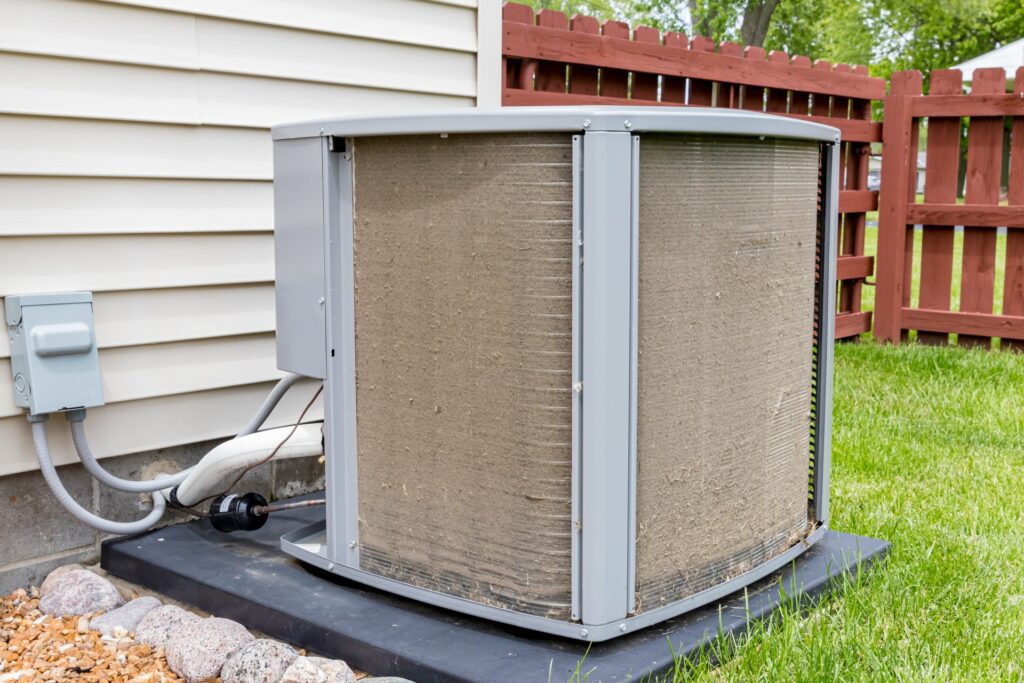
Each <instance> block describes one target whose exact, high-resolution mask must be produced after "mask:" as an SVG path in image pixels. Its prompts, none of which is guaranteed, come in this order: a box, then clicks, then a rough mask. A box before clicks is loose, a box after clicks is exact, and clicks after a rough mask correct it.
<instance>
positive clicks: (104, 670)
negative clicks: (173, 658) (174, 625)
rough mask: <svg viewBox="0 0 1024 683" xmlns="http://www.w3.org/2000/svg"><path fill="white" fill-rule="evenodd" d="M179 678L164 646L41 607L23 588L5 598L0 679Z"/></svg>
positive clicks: (0, 608)
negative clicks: (91, 627)
mask: <svg viewBox="0 0 1024 683" xmlns="http://www.w3.org/2000/svg"><path fill="white" fill-rule="evenodd" d="M67 680H81V681H96V682H97V683H99V682H100V681H129V682H131V683H157V682H162V681H180V680H182V679H181V678H179V677H178V676H177V675H176V674H175V673H174V672H173V671H171V670H170V667H169V666H168V665H167V660H166V658H165V657H164V652H163V648H157V649H153V648H151V647H150V646H149V645H145V644H142V643H136V642H135V641H133V640H132V639H131V638H129V637H128V634H127V633H126V632H123V631H122V630H121V629H118V630H117V631H115V633H114V634H113V635H110V636H104V635H102V634H101V633H99V632H98V631H92V630H89V615H85V616H70V617H55V616H50V615H46V614H43V613H42V612H40V611H39V594H38V591H37V590H35V589H33V590H32V591H31V592H28V591H25V590H23V589H21V590H17V591H15V592H13V593H11V594H10V595H7V596H3V597H0V683H15V682H16V683H29V682H30V681H32V682H34V681H67Z"/></svg>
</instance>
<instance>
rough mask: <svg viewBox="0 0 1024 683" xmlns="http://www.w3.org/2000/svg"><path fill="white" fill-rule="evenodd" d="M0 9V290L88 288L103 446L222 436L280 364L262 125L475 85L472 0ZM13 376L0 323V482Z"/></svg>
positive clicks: (104, 452) (24, 2) (12, 433)
mask: <svg viewBox="0 0 1024 683" xmlns="http://www.w3.org/2000/svg"><path fill="white" fill-rule="evenodd" d="M483 1H484V2H490V1H491V0H483ZM491 9H493V8H488V11H490V10H491ZM480 11H481V13H483V9H481V10H480ZM0 17H2V21H0V140H2V141H3V143H2V144H0V254H2V256H3V264H4V265H3V267H2V268H0V297H2V296H5V295H7V294H11V293H16V292H34V291H60V290H70V289H86V290H91V291H93V292H94V297H95V304H94V309H95V316H96V335H97V343H98V345H99V347H100V364H101V368H102V371H103V383H104V392H105V395H106V400H107V405H106V406H104V407H102V408H97V409H93V410H90V411H89V420H88V423H87V424H88V427H89V430H90V434H91V437H92V439H93V441H94V446H95V450H96V451H97V453H98V454H99V455H100V456H101V457H107V456H112V455H120V454H124V453H131V452H137V451H142V450H149V449H153V448H160V447H166V446H172V445H178V444H184V443H191V442H195V441H200V440H203V439H209V438H215V437H222V436H228V435H230V434H232V433H233V432H234V431H235V430H237V429H238V428H239V427H240V426H241V425H242V424H244V422H246V421H247V420H248V418H249V417H250V415H251V414H252V412H253V411H254V410H255V408H256V406H257V405H258V404H259V402H260V401H261V400H262V398H263V397H264V396H265V394H266V392H267V391H269V389H270V387H271V386H272V383H273V382H274V381H275V380H276V378H277V377H279V376H280V372H279V371H278V370H277V369H276V367H275V363H274V300H273V191H272V183H271V181H272V166H271V142H270V134H269V127H270V126H271V125H273V124H276V123H282V122H286V121H295V120H302V119H310V118H316V117H321V116H335V115H339V114H345V113H370V112H376V111H417V110H422V109H427V108H434V109H436V108H454V107H466V106H473V105H474V104H475V103H476V98H477V93H478V56H477V51H478V48H477V44H478V36H477V27H478V19H482V18H483V17H482V15H481V17H478V13H477V7H476V2H475V1H473V0H445V1H433V2H431V1H426V0H361V1H358V2H356V1H353V0H300V1H297V2H278V1H271V0H263V1H248V0H245V1H243V0H222V1H220V2H217V3H205V2H201V1H200V0H138V1H135V2H120V1H111V2H101V1H76V0H0ZM492 56H493V55H491V56H489V57H488V59H490V57H492ZM10 385H11V377H10V348H9V344H8V342H7V339H6V338H3V339H0V444H3V448H2V450H0V476H2V475H5V474H10V473H14V472H20V471H25V470H29V469H34V468H35V461H34V455H33V450H32V446H31V440H30V435H29V430H28V429H27V426H26V424H25V420H24V418H23V417H22V415H21V411H20V410H19V409H17V408H16V407H15V406H14V400H13V393H12V390H11V386H10ZM312 391H313V385H312V384H305V385H299V386H298V387H297V388H296V389H295V390H293V392H292V395H290V396H289V397H288V398H287V399H286V401H285V402H284V403H282V405H281V407H280V408H279V409H278V410H277V411H276V412H275V414H274V417H273V418H272V422H276V423H285V422H287V421H288V420H290V419H294V417H295V416H297V414H298V412H299V411H300V410H301V408H302V406H303V405H304V404H305V402H306V401H307V400H308V399H309V397H310V396H311V395H312ZM316 410H319V407H317V408H316ZM64 428H65V425H64V422H63V420H60V419H57V420H54V421H53V424H52V425H51V428H50V431H51V436H52V438H54V449H55V451H56V452H57V454H58V455H57V458H58V461H59V462H69V461H71V460H72V459H73V458H72V456H71V455H70V450H69V449H70V444H69V442H68V441H67V439H66V438H65V434H64V432H65V431H66V430H65V429H64Z"/></svg>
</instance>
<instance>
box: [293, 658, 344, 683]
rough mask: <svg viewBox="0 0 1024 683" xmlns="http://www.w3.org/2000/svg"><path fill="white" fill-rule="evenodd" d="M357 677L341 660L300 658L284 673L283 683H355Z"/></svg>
mask: <svg viewBox="0 0 1024 683" xmlns="http://www.w3.org/2000/svg"><path fill="white" fill-rule="evenodd" d="M355 680H356V675H355V673H354V672H353V671H352V669H350V668H349V666H348V664H346V663H345V662H343V661H341V660H340V659H325V658H323V657H299V658H298V659H296V660H295V661H294V662H293V663H292V665H291V666H290V667H288V670H287V671H285V672H284V676H283V677H282V678H281V683H355Z"/></svg>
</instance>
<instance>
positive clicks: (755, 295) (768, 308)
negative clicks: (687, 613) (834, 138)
mask: <svg viewBox="0 0 1024 683" xmlns="http://www.w3.org/2000/svg"><path fill="white" fill-rule="evenodd" d="M818 161H819V146H818V144H817V143H815V142H803V141H790V140H776V139H771V138H769V139H767V140H758V139H756V138H746V139H741V138H734V137H733V138H730V137H720V136H696V135H686V136H683V135H649V136H643V137H642V139H641V146H640V175H641V181H640V217H639V222H640V247H639V249H640V258H639V321H638V336H639V364H638V381H637V393H638V396H637V403H638V421H637V459H638V474H637V517H638V529H639V532H638V542H637V583H638V588H637V590H638V594H639V601H638V602H639V604H638V610H639V611H641V612H647V611H650V610H654V609H657V608H659V607H661V606H663V605H667V604H670V603H672V602H674V601H675V600H678V599H680V598H684V597H687V596H689V595H692V594H695V593H698V592H700V591H703V590H705V589H708V588H710V587H712V586H715V585H716V584H718V583H721V582H723V581H725V580H727V579H730V578H733V577H735V576H737V575H740V574H743V573H745V572H747V571H749V570H751V569H752V568H754V567H756V566H758V565H760V564H763V563H764V562H767V561H769V560H771V559H772V558H774V557H775V556H777V555H779V554H780V553H782V552H785V551H786V550H787V549H788V548H790V547H791V546H793V545H794V544H795V543H798V542H799V541H800V540H801V538H802V536H803V535H804V534H805V533H806V532H807V530H808V527H807V525H808V519H807V485H808V476H809V466H810V443H811V441H810V439H811V426H810V419H809V414H810V410H811V389H812V367H811V366H812V361H813V324H814V303H815V302H814V299H815V284H816V277H815V248H816V236H817V192H818V168H819V167H818Z"/></svg>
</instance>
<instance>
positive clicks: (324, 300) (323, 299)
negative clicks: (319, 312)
mask: <svg viewBox="0 0 1024 683" xmlns="http://www.w3.org/2000/svg"><path fill="white" fill-rule="evenodd" d="M326 301H327V299H325V298H323V297H320V298H319V299H318V300H317V302H318V303H319V304H320V305H321V306H323V305H324V303H325V302H326Z"/></svg>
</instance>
